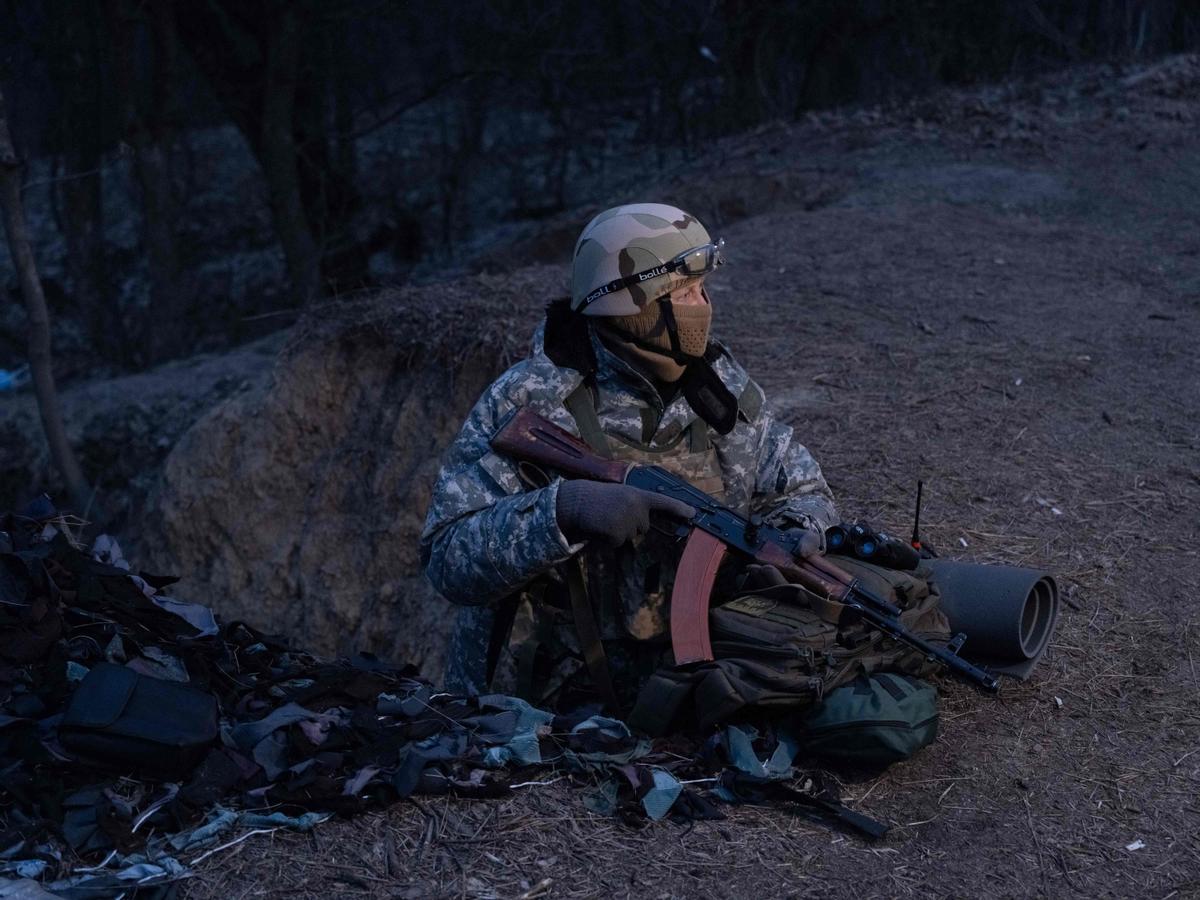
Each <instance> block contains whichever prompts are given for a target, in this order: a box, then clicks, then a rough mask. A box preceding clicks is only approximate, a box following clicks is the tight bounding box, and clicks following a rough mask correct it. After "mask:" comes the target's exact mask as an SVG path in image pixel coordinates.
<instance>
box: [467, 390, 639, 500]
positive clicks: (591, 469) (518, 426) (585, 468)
mask: <svg viewBox="0 0 1200 900" xmlns="http://www.w3.org/2000/svg"><path fill="white" fill-rule="evenodd" d="M490 443H491V446H492V449H493V450H495V451H496V452H497V453H503V454H504V455H505V456H511V457H512V458H513V459H520V460H526V461H528V462H531V463H534V464H535V465H539V466H545V467H547V468H550V469H557V470H558V471H560V472H562V473H563V474H564V475H570V476H571V477H573V478H587V479H590V480H592V481H612V482H616V483H617V484H621V483H623V482H624V481H625V475H626V473H627V472H628V471H629V467H630V463H626V462H619V461H617V460H612V459H605V458H604V457H602V456H600V455H599V454H597V453H596V452H595V451H593V450H592V448H591V447H589V446H588V445H587V444H585V443H584V442H583V441H581V440H580V439H579V438H577V437H575V435H573V434H571V433H570V432H569V431H566V430H564V429H562V428H559V427H558V426H557V425H554V424H552V423H550V422H547V421H546V420H545V419H544V418H542V417H541V416H539V415H538V414H537V413H535V412H534V411H533V410H531V409H528V408H526V407H522V408H520V409H517V410H515V411H514V412H512V413H510V414H509V416H508V418H507V419H505V420H504V421H503V422H502V423H501V425H500V429H499V430H498V431H497V432H496V434H495V435H493V437H492V439H491V442H490Z"/></svg>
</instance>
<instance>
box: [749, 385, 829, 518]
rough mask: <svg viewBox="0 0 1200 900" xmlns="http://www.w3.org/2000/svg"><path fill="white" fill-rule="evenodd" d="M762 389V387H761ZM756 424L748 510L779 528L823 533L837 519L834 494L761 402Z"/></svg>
mask: <svg viewBox="0 0 1200 900" xmlns="http://www.w3.org/2000/svg"><path fill="white" fill-rule="evenodd" d="M760 390H761V389H760ZM756 425H757V426H758V452H757V454H756V459H757V471H756V477H755V488H754V495H753V497H752V498H751V509H752V510H753V511H754V512H758V513H762V514H764V516H765V517H766V519H767V521H769V522H770V523H771V524H773V525H776V526H778V527H800V528H807V529H810V530H812V531H816V532H817V533H818V534H821V535H824V534H825V529H826V528H828V527H829V526H830V525H833V524H835V523H836V522H837V521H838V514H837V507H836V506H835V505H834V502H833V494H832V493H831V492H830V490H829V485H828V484H826V483H825V477H824V476H823V475H822V474H821V467H820V466H819V465H817V461H816V460H815V459H813V456H812V454H811V453H809V452H808V449H807V448H806V447H804V445H802V444H801V443H799V442H798V441H796V440H795V439H794V435H793V432H792V428H791V426H790V425H784V424H783V423H782V422H780V421H779V420H778V419H777V418H776V417H775V415H774V413H773V412H772V411H771V410H770V409H769V407H768V406H767V405H766V404H765V403H763V404H762V408H761V410H760V411H759V414H758V418H757V420H756Z"/></svg>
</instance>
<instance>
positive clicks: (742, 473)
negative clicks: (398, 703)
mask: <svg viewBox="0 0 1200 900" xmlns="http://www.w3.org/2000/svg"><path fill="white" fill-rule="evenodd" d="M723 244H724V241H721V240H718V241H715V242H714V241H713V240H712V238H711V237H710V236H709V233H708V232H707V231H706V230H705V228H704V226H702V225H701V224H700V222H698V221H697V220H696V219H695V218H694V217H693V216H691V215H689V214H687V213H685V212H683V211H682V210H680V209H676V208H675V207H672V206H666V205H663V204H658V203H638V204H631V205H625V206H619V207H616V208H614V209H610V210H607V211H605V212H603V213H600V214H599V215H598V216H596V217H595V218H594V219H592V221H591V222H589V223H588V225H587V227H586V228H584V230H583V233H582V234H581V235H580V237H579V240H578V241H577V243H576V245H575V252H574V256H573V263H572V272H571V297H570V299H569V300H567V299H564V300H562V301H557V302H556V303H552V304H551V305H550V306H549V307H548V308H547V313H546V319H545V321H544V322H543V323H542V325H541V326H540V327H539V328H538V330H537V332H536V334H535V335H534V338H533V346H532V349H531V352H530V355H529V357H528V358H527V359H524V360H522V361H521V362H519V363H517V364H516V365H515V366H513V367H512V368H511V369H509V370H508V371H507V372H505V373H504V374H503V375H501V376H500V377H499V378H498V379H497V380H496V381H495V382H494V383H493V384H492V386H491V387H490V388H488V390H486V391H485V392H484V394H483V396H482V397H481V398H480V399H479V401H478V402H477V403H476V404H475V406H474V408H473V409H472V410H471V413H470V415H469V416H468V418H467V421H466V422H465V423H464V425H463V427H462V431H461V432H460V433H459V435H458V437H457V439H456V440H455V441H454V443H453V444H452V445H451V447H450V449H449V451H448V452H447V455H446V458H445V460H444V464H443V467H442V471H441V474H440V476H439V478H438V481H437V484H436V487H435V488H434V493H433V498H432V501H431V504H430V508H429V513H428V517H427V519H426V522H425V529H424V531H423V533H422V536H421V553H422V561H423V562H424V565H425V572H426V575H427V576H428V578H429V580H430V581H431V582H432V584H433V586H434V587H435V588H436V589H437V590H438V591H439V592H440V593H441V594H442V595H443V596H444V597H446V598H447V599H448V600H450V601H451V602H453V603H455V604H459V605H460V609H459V610H458V619H457V623H456V626H455V630H454V634H453V637H452V639H451V643H450V647H449V651H448V654H449V656H448V662H447V672H446V685H447V687H448V689H450V690H457V691H464V692H471V691H480V692H484V691H485V690H486V689H487V684H488V681H489V680H490V677H491V672H490V671H489V669H490V668H491V667H494V665H495V660H496V656H497V652H498V650H499V649H500V647H501V646H502V645H503V644H505V643H506V642H507V640H508V633H509V630H510V626H511V622H512V616H513V612H514V610H515V608H516V599H517V598H518V597H523V598H525V599H526V600H528V601H529V606H528V607H526V609H527V610H528V611H529V612H530V613H531V619H530V620H529V621H526V622H525V623H524V628H523V630H524V631H526V632H528V635H527V636H526V639H525V641H524V643H523V645H522V647H521V649H520V650H519V651H518V652H517V654H516V655H517V659H518V665H517V670H518V672H519V673H520V676H521V677H520V681H521V682H522V684H520V688H521V692H522V693H523V694H524V695H525V696H526V699H529V700H531V701H533V702H537V703H545V704H551V705H553V704H555V703H557V704H559V705H560V706H566V705H568V704H569V703H571V702H574V701H577V700H580V699H584V698H587V697H588V696H589V695H590V696H592V697H594V696H595V695H596V693H599V694H600V695H601V697H602V698H603V699H606V700H608V701H609V702H610V703H611V704H613V705H617V706H618V707H620V706H625V705H627V704H628V703H629V702H630V700H631V699H632V698H633V697H635V696H636V693H637V689H638V686H639V685H640V684H641V683H642V682H643V681H644V679H645V678H647V677H648V676H649V675H650V674H651V673H652V672H653V671H654V669H655V668H656V667H658V666H659V665H661V664H662V663H663V662H664V661H666V662H670V658H669V657H670V642H669V629H668V623H667V618H666V617H667V600H668V598H669V597H670V591H671V585H672V583H673V580H674V572H675V565H676V563H677V561H678V558H679V554H680V546H681V545H680V543H679V542H678V540H677V539H676V538H675V537H674V536H673V534H672V533H671V532H670V530H669V529H664V528H659V527H655V523H654V522H653V520H654V519H657V518H658V517H660V516H662V517H665V518H666V519H668V520H669V519H671V518H678V517H681V516H682V517H687V516H689V515H690V514H691V508H690V507H688V506H686V505H685V504H682V503H679V502H678V501H674V500H671V499H669V498H663V497H659V496H658V495H655V494H651V493H648V492H645V491H641V490H639V489H637V488H633V487H629V486H627V485H620V484H606V483H599V482H590V481H578V480H563V479H560V478H557V477H552V476H547V475H545V474H543V473H540V472H537V471H530V467H528V466H519V465H518V464H517V463H516V462H514V461H513V460H511V459H508V458H505V457H502V456H499V455H498V454H496V453H495V452H493V451H492V449H491V447H490V446H489V440H490V438H491V437H492V435H493V434H494V433H495V432H496V430H497V428H498V426H499V423H500V422H501V421H502V420H503V419H504V417H505V415H506V414H507V413H509V412H510V411H511V410H513V409H514V408H516V407H523V406H529V407H532V408H533V410H534V411H536V412H538V413H539V414H541V415H542V416H544V417H546V418H547V419H549V420H551V421H552V422H554V423H556V424H558V425H560V426H562V427H563V428H565V429H567V430H568V431H570V432H572V433H573V434H577V435H579V436H580V437H581V438H582V439H583V440H585V441H586V442H587V443H588V444H590V445H591V446H592V447H593V449H596V450H597V451H598V452H601V453H603V454H605V455H607V456H610V457H613V458H620V459H628V460H632V461H637V462H650V463H654V464H657V465H660V466H663V467H664V468H667V469H669V470H671V471H672V472H674V473H676V474H678V475H681V476H683V477H685V478H686V479H687V480H688V481H690V482H691V483H692V484H694V485H695V486H697V487H699V488H701V489H702V490H705V491H707V492H709V493H710V494H713V495H714V496H717V497H719V498H720V499H721V500H722V501H723V502H724V503H725V504H726V505H728V506H730V507H733V508H735V509H737V510H739V511H741V512H743V513H749V512H756V513H762V514H764V516H765V519H766V521H768V522H769V523H771V524H773V525H776V526H778V527H783V528H787V529H798V530H800V531H801V532H802V537H803V543H802V544H801V545H800V546H801V550H800V552H801V554H802V555H803V554H806V553H815V552H819V551H820V549H821V546H822V535H823V534H824V531H825V529H826V528H827V527H828V526H829V525H831V524H833V523H834V522H835V521H837V516H836V512H835V510H834V504H833V498H832V496H831V494H830V492H829V488H828V486H827V485H826V483H825V479H824V478H823V477H822V475H821V470H820V467H819V466H818V465H817V463H816V461H815V460H814V459H813V457H812V456H811V454H810V453H809V452H808V451H807V450H806V449H805V448H804V447H803V446H801V445H800V444H799V443H798V442H796V441H795V440H793V435H792V429H791V428H790V427H789V426H787V425H784V424H782V423H781V422H779V421H778V420H777V419H776V418H775V416H774V415H773V414H772V412H771V410H770V409H769V408H768V406H767V404H766V403H765V401H764V396H763V392H762V389H761V388H760V387H759V386H758V385H757V384H756V383H755V382H754V381H753V380H752V379H751V378H750V377H749V376H748V375H747V374H746V371H745V370H744V369H743V368H742V367H741V366H740V365H739V364H738V363H737V361H736V360H735V359H734V358H733V356H732V355H731V354H730V352H729V350H728V349H726V348H725V346H724V345H723V344H721V343H720V342H718V341H715V340H711V339H710V338H709V325H710V322H711V319H712V312H713V307H712V303H711V300H710V298H709V296H708V293H707V292H706V291H705V289H704V281H705V278H706V277H707V276H709V275H710V274H711V273H712V272H713V271H714V270H715V269H716V268H717V267H718V266H720V265H721V264H722V263H723V262H724V260H723V258H722V252H723V251H722V247H723ZM573 582H574V583H575V584H576V585H577V590H578V592H579V595H580V596H582V595H583V591H584V589H585V588H584V584H586V601H585V602H582V604H581V602H575V603H572V602H571V599H570V597H569V595H570V590H569V589H568V588H570V587H571V585H572V583H573ZM581 605H582V607H583V610H582V611H581V609H580V606H581ZM580 615H583V617H584V619H585V620H587V619H590V620H591V621H590V622H588V621H582V622H581V621H580V620H579V616H580ZM589 631H590V632H592V634H597V633H598V637H599V639H600V640H599V641H596V640H595V639H594V638H590V639H589V636H588V634H587V633H588V632H589ZM580 634H583V635H584V640H582V641H581V639H580ZM489 653H490V659H489ZM585 658H586V661H587V664H586V665H585V662H584V660H585ZM606 682H607V683H606ZM609 684H611V685H612V687H609ZM614 689H615V694H616V696H615V697H613V696H612V692H613V690H614ZM605 695H607V696H605Z"/></svg>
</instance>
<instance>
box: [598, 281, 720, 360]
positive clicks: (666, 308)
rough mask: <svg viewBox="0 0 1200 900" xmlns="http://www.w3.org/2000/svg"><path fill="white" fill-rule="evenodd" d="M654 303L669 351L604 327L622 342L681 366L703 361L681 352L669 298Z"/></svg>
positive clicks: (662, 298) (620, 329) (633, 336)
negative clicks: (618, 336)
mask: <svg viewBox="0 0 1200 900" xmlns="http://www.w3.org/2000/svg"><path fill="white" fill-rule="evenodd" d="M705 299H706V300H707V299H708V295H707V294H706V295H705ZM654 302H656V303H658V304H659V307H660V308H661V309H662V319H663V327H664V328H665V329H666V332H667V339H668V340H669V341H670V343H671V348H670V349H669V350H668V349H667V348H665V347H660V346H658V345H657V344H652V343H650V342H649V341H647V340H646V339H645V338H641V337H638V336H637V335H636V334H633V333H632V332H630V331H627V330H626V329H624V328H620V327H618V326H616V325H610V324H608V323H605V327H606V328H608V329H610V330H611V331H613V332H615V333H616V334H619V335H620V336H621V339H622V340H624V341H627V342H628V343H630V344H633V345H634V346H636V347H639V348H641V349H642V350H645V351H646V352H647V353H654V354H656V355H658V356H665V357H666V358H667V359H670V360H674V361H675V362H677V363H679V364H680V365H681V366H686V365H690V364H691V363H694V362H695V361H696V360H698V359H703V356H689V355H688V354H686V353H684V352H683V345H682V344H681V343H680V341H679V323H678V322H676V320H675V308H674V307H673V306H672V305H671V298H670V297H661V298H659V299H658V300H656V301H654Z"/></svg>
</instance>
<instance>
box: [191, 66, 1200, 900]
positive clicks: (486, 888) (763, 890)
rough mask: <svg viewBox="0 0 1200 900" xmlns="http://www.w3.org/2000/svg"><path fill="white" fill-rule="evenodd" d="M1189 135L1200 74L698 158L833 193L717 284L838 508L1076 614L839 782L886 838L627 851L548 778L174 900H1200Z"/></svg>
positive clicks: (832, 120)
mask: <svg viewBox="0 0 1200 900" xmlns="http://www.w3.org/2000/svg"><path fill="white" fill-rule="evenodd" d="M1172 67H1173V68H1172ZM1198 116H1200V61H1197V60H1195V59H1190V60H1189V59H1184V60H1176V61H1173V62H1171V63H1169V64H1168V65H1167V67H1166V68H1163V67H1160V68H1159V69H1156V70H1152V71H1151V72H1150V73H1149V74H1144V73H1143V74H1138V73H1135V74H1134V75H1133V76H1130V75H1128V74H1125V75H1122V74H1118V73H1112V72H1109V71H1107V70H1089V71H1087V72H1082V73H1074V74H1072V75H1069V76H1059V77H1056V78H1054V79H1049V80H1047V81H1046V82H1045V83H1043V84H1041V85H1038V86H1033V87H1021V88H1016V87H1014V88H1006V89H1000V88H997V89H995V90H992V91H983V92H976V93H970V94H948V95H941V96H939V97H937V98H932V99H929V100H926V101H921V102H920V103H918V104H914V105H911V106H909V107H906V108H905V109H903V110H897V111H891V112H882V113H880V112H872V111H864V112H861V113H839V114H830V115H828V116H824V117H821V118H819V119H818V118H814V119H813V120H812V121H809V122H806V123H803V124H798V125H793V126H791V127H790V128H783V127H780V128H774V129H768V130H766V131H763V132H761V133H760V134H758V135H755V136H752V137H743V138H741V139H739V140H738V141H736V142H730V143H727V144H725V145H721V146H719V147H716V148H714V155H713V157H712V158H709V159H707V160H706V161H704V163H705V165H708V166H710V167H711V169H712V170H714V171H720V170H721V167H722V166H723V165H727V166H731V167H732V166H739V165H746V166H750V168H753V166H754V165H757V166H760V168H761V171H764V172H767V173H775V172H778V171H780V170H794V171H800V172H803V173H807V175H806V177H813V178H827V179H829V180H830V182H831V183H836V184H837V185H839V186H840V187H839V189H838V191H837V192H836V196H832V197H830V199H829V202H826V203H825V204H824V205H821V206H819V207H818V208H807V209H806V208H795V209H787V208H782V209H776V210H774V211H772V212H770V213H769V214H765V215H757V216H751V217H750V218H746V219H742V220H741V221H739V222H737V223H736V224H733V225H732V226H730V227H728V228H726V229H725V230H724V232H723V236H724V237H725V238H726V240H727V242H728V247H729V256H730V258H731V260H732V262H731V264H730V265H729V266H727V267H726V268H725V269H724V270H722V271H721V272H720V273H718V275H716V276H715V277H714V278H713V279H712V281H711V287H712V292H713V296H714V302H715V305H716V317H717V328H718V330H719V332H720V334H721V336H722V337H724V338H725V339H726V340H727V342H728V343H729V344H730V345H731V346H732V348H733V349H734V351H735V352H736V353H737V354H738V356H739V357H740V358H741V359H742V361H743V362H744V363H745V364H746V365H747V367H748V368H749V369H750V370H751V372H752V373H753V374H755V376H756V377H757V378H758V379H759V380H760V381H761V383H762V384H763V385H764V387H765V388H766V391H767V395H768V397H769V398H771V399H772V400H773V401H774V402H775V403H776V404H777V405H778V407H779V408H780V409H781V410H782V411H783V413H784V415H785V416H786V418H787V419H788V420H789V421H790V422H791V423H792V424H793V425H794V426H795V428H796V432H797V436H798V438H799V439H801V440H802V441H804V442H805V443H806V444H807V445H808V446H809V447H810V449H812V451H813V452H814V454H815V455H816V457H817V459H818V460H819V461H820V462H821V464H822V466H823V467H824V470H825V473H826V475H827V477H828V480H829V482H830V484H831V486H832V488H833V490H834V492H835V494H836V496H837V497H838V498H839V502H840V505H841V508H842V510H843V511H844V512H845V513H846V514H848V515H852V516H866V517H868V518H871V519H872V520H874V521H876V522H880V523H883V524H885V525H888V526H891V527H892V528H893V529H897V530H900V531H901V532H903V531H904V529H905V528H906V527H908V523H909V521H910V517H911V504H912V498H913V492H914V488H915V484H916V480H917V478H918V477H920V478H923V479H924V480H925V482H926V488H927V491H926V506H925V514H924V523H925V527H924V532H925V536H926V538H927V539H928V540H929V541H930V542H932V543H933V544H934V545H935V546H936V547H938V548H939V550H941V551H942V553H943V555H951V554H952V555H955V556H959V557H962V558H969V559H976V560H985V561H1002V562H1008V563H1017V564H1024V565H1034V566H1040V567H1045V568H1047V569H1049V570H1050V571H1052V572H1054V573H1056V574H1057V575H1058V576H1059V577H1060V580H1061V584H1062V587H1063V591H1064V597H1065V599H1066V601H1067V605H1066V606H1064V608H1063V617H1062V619H1061V623H1060V628H1059V630H1058V633H1057V636H1056V637H1055V639H1054V641H1053V644H1052V646H1051V649H1050V651H1049V653H1048V655H1047V657H1046V658H1045V660H1044V661H1043V662H1042V664H1041V665H1040V667H1039V668H1038V669H1037V670H1036V671H1035V673H1034V676H1033V678H1032V679H1031V680H1030V681H1029V682H1026V683H1014V682H1006V683H1005V686H1004V688H1003V690H1002V692H1001V693H1000V695H999V696H997V697H989V696H984V695H981V694H979V693H976V692H975V691H973V690H972V689H970V688H968V687H965V686H963V685H960V684H956V683H949V682H943V684H942V688H943V702H942V731H941V735H940V737H939V739H938V741H937V743H936V744H935V745H934V746H932V747H930V748H929V749H927V750H925V751H923V752H922V753H921V754H919V755H918V756H917V758H915V759H913V760H911V761H909V762H907V763H904V764H901V765H897V766H894V767H892V768H891V769H890V770H888V771H887V772H885V773H884V774H883V775H881V776H875V777H870V778H862V777H846V779H845V782H846V783H845V786H844V790H845V794H846V797H847V802H849V803H850V805H852V806H853V807H855V808H857V809H859V810H861V811H863V812H866V813H868V814H870V815H872V816H875V817H877V818H880V819H883V820H885V821H887V822H889V823H891V824H892V831H891V833H890V834H889V836H888V837H887V838H886V839H885V840H884V841H882V842H880V843H878V844H874V845H870V844H867V843H864V842H862V841H860V840H859V839H857V838H854V837H846V836H843V835H841V834H838V833H836V832H833V831H830V830H828V829H826V828H824V827H822V826H814V825H812V824H810V823H808V822H806V821H803V820H801V819H797V818H795V817H793V816H792V815H790V814H788V813H787V812H783V811H779V810H772V809H748V808H742V809H735V810H732V811H731V812H730V813H729V817H728V819H727V820H725V821H722V822H702V823H698V824H695V825H694V826H690V827H681V826H677V825H673V824H670V823H667V822H663V823H658V824H653V825H649V826H647V827H645V828H642V829H640V830H634V829H632V828H630V827H628V826H625V825H623V824H621V823H620V822H618V821H617V820H615V819H608V818H602V817H598V816H596V815H593V814H591V813H589V812H588V811H587V810H586V809H585V808H584V807H583V805H582V803H581V802H580V792H579V790H578V788H576V787H572V786H570V785H569V784H568V783H567V782H565V781H562V782H558V783H555V784H552V785H531V786H527V787H521V788H518V789H516V790H515V792H514V794H513V796H512V797H511V798H510V799H507V800H503V801H495V802H484V801H476V802H468V801H453V800H428V801H423V802H422V803H421V804H420V805H417V804H402V805H400V806H398V807H397V808H395V809H394V810H391V811H389V812H387V813H384V814H378V815H373V816H368V817H364V818H360V819H357V820H354V821H349V822H340V823H331V824H329V825H327V826H324V827H322V828H321V829H318V830H317V831H316V832H315V833H314V834H312V835H311V836H300V835H293V834H288V833H285V832H277V833H274V834H272V835H270V836H257V837H253V838H251V839H249V840H247V841H244V842H243V843H241V844H238V845H237V846H236V847H233V848H231V849H228V850H225V851H223V852H221V853H218V854H214V855H213V856H211V857H210V858H209V859H208V860H206V861H205V862H203V863H202V864H201V865H200V866H198V873H199V874H198V877H196V878H195V879H193V880H191V881H190V882H188V883H187V884H186V888H185V891H186V894H187V896H190V897H196V898H200V897H223V898H234V897H246V896H283V895H287V896H292V897H343V896H344V897H351V896H380V897H382V896H396V897H424V896H460V897H493V896H494V897H535V896H536V897H601V896H645V897H663V898H666V897H689V896H714V897H756V896H757V897H809V896H811V897H830V898H832V897H854V898H866V897H908V896H914V897H1034V896H1046V897H1073V896H1078V897H1148V898H1161V900H1166V898H1170V897H1194V896H1200V834H1198V831H1200V800H1198V799H1197V793H1198V790H1200V705H1198V703H1197V701H1198V700H1200V674H1198V673H1197V669H1196V661H1197V657H1200V613H1198V612H1197V609H1198V607H1197V596H1198V594H1200V574H1198V573H1200V566H1198V551H1197V548H1198V547H1200V534H1198V533H1197V532H1198V530H1200V529H1198V521H1200V517H1198V516H1197V514H1196V508H1197V503H1198V501H1200V404H1198V401H1197V396H1198V393H1200V362H1198V361H1197V353H1198V351H1200V144H1198V142H1197V132H1196V123H1197V117H1198ZM746 160H752V163H753V165H751V164H750V163H746ZM764 177H765V176H764ZM714 230H715V229H714Z"/></svg>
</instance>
